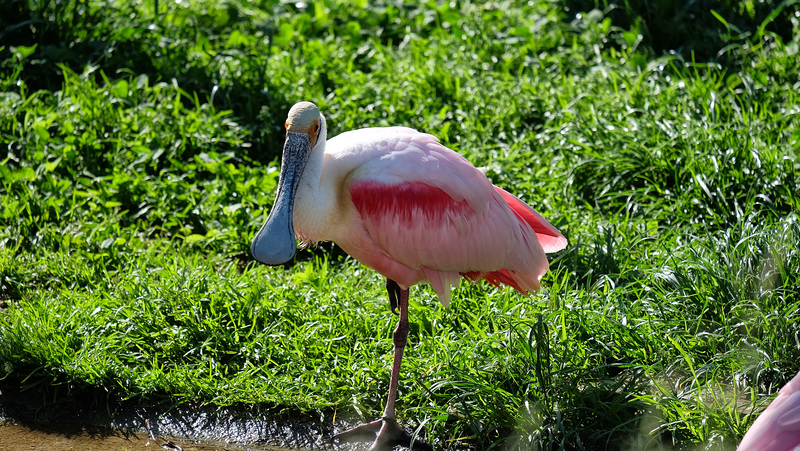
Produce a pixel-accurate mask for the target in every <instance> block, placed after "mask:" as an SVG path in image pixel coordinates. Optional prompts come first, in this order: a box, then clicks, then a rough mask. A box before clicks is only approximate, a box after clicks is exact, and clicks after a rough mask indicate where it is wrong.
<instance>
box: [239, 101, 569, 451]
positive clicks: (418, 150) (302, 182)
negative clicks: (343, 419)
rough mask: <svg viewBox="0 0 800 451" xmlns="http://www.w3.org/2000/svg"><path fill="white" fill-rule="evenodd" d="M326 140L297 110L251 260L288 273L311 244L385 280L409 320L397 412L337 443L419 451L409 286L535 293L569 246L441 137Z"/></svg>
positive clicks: (369, 131) (367, 134)
mask: <svg viewBox="0 0 800 451" xmlns="http://www.w3.org/2000/svg"><path fill="white" fill-rule="evenodd" d="M326 135H327V133H326V127H325V117H324V116H323V115H322V114H321V113H320V111H319V109H317V106H316V105H314V104H313V103H310V102H301V103H298V104H296V105H294V106H293V107H292V109H291V110H290V111H289V117H288V119H287V120H286V142H285V144H284V147H283V163H282V165H281V172H280V179H279V182H278V193H277V197H276V199H275V203H274V205H273V208H272V211H270V213H269V216H268V218H267V220H266V222H265V223H264V225H263V226H262V227H261V230H259V232H258V233H257V234H256V236H255V238H254V239H253V242H252V244H251V247H250V251H251V253H252V254H253V257H254V258H255V259H256V260H258V261H259V262H262V263H265V264H268V265H279V264H282V263H285V262H288V261H289V260H291V259H292V257H293V256H294V254H295V250H296V247H297V242H296V239H297V238H299V239H300V241H301V242H302V244H303V245H309V244H313V243H317V242H321V241H333V242H334V243H336V244H337V245H338V246H339V247H341V248H342V249H343V250H344V251H345V252H347V253H348V254H350V255H351V256H352V257H353V258H355V259H356V260H358V261H360V262H361V263H363V264H364V265H366V266H368V267H370V268H372V269H374V270H376V271H378V272H379V273H380V274H382V275H383V276H385V277H386V279H387V281H386V288H387V291H388V293H389V300H390V303H391V308H392V312H394V313H396V314H398V315H399V321H398V324H397V328H396V329H395V331H394V333H393V334H392V338H393V343H394V361H393V363H392V371H391V377H390V381H389V394H388V397H387V400H386V407H385V410H384V412H383V416H382V418H381V419H379V420H376V421H373V422H371V423H368V424H365V425H362V426H359V427H357V428H354V429H352V430H349V431H346V432H344V433H341V434H338V435H337V436H335V437H334V440H339V441H344V440H348V441H349V440H352V439H353V438H354V437H361V436H363V435H364V434H365V433H367V434H371V435H370V436H371V437H375V434H377V437H376V438H375V441H374V443H373V445H372V449H385V448H388V447H391V446H394V445H398V444H399V445H403V446H410V444H411V436H410V434H409V433H408V432H407V431H405V430H404V429H402V428H401V427H400V426H399V424H398V423H397V419H396V417H395V398H396V396H397V384H398V378H399V374H400V363H401V360H402V357H403V349H404V347H405V345H406V339H407V336H408V290H409V287H411V286H412V285H414V284H416V283H419V282H427V283H429V284H430V285H431V286H432V287H433V289H434V290H435V291H436V294H437V295H438V297H439V300H440V301H441V303H442V304H443V305H444V306H447V305H448V304H449V302H450V287H451V286H452V285H457V284H458V283H459V280H460V278H461V277H466V278H468V279H472V280H478V279H486V280H487V281H489V282H490V283H492V284H494V285H497V286H499V285H500V284H505V285H510V286H512V287H514V288H515V289H517V290H518V291H520V292H521V293H524V294H527V293H530V292H532V291H535V290H538V289H539V287H540V285H539V281H540V279H541V278H542V275H544V273H546V272H547V269H548V266H549V265H548V261H547V257H546V256H545V252H555V251H558V250H561V249H564V247H566V245H567V240H566V238H564V236H563V235H561V233H559V232H558V230H556V228H555V227H553V226H552V225H551V224H550V223H549V222H547V221H546V220H545V219H544V218H543V217H542V216H541V215H540V214H539V213H537V212H536V211H535V210H533V209H532V208H531V207H529V206H528V205H526V204H525V203H524V202H522V201H521V200H519V199H518V198H516V197H515V196H513V195H511V194H509V193H508V192H506V191H504V190H503V189H501V188H498V187H496V186H493V185H492V183H491V182H490V181H489V179H487V178H486V176H485V175H484V174H483V172H481V171H480V170H478V169H477V168H475V167H474V166H473V165H472V164H470V163H469V162H468V161H467V160H466V159H465V158H464V157H462V156H461V155H459V154H457V153H455V152H453V151H452V150H450V149H448V148H446V147H444V146H443V145H441V144H440V143H439V141H438V139H436V138H435V137H434V136H431V135H428V134H424V133H419V132H417V131H416V130H413V129H410V128H404V127H385V128H365V129H361V130H353V131H349V132H345V133H342V134H340V135H338V136H336V137H335V138H332V139H331V140H329V141H328V140H327V139H326ZM398 309H399V313H397V312H396V310H398ZM416 446H419V442H417V444H416Z"/></svg>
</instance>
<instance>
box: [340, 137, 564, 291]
mask: <svg viewBox="0 0 800 451" xmlns="http://www.w3.org/2000/svg"><path fill="white" fill-rule="evenodd" d="M402 137H403V139H401V140H400V141H402V142H401V143H399V144H398V143H395V144H394V145H392V144H388V145H384V146H383V147H384V148H389V149H393V150H389V151H388V152H384V153H382V154H381V155H379V156H376V157H375V158H373V159H370V160H368V161H365V162H364V164H363V165H361V166H360V167H359V168H358V169H357V170H356V171H354V172H353V173H352V174H351V175H350V177H348V179H349V180H348V182H349V183H348V185H349V192H350V197H351V199H352V201H353V204H354V206H355V207H356V209H357V210H358V213H359V214H360V216H361V219H362V222H363V225H364V228H365V230H366V233H367V234H368V235H369V237H370V238H371V240H372V241H373V242H374V243H375V244H376V245H377V246H378V247H379V248H380V249H381V251H382V253H383V255H385V256H386V257H389V258H391V259H392V260H394V261H397V262H399V263H402V264H403V265H405V266H407V267H409V268H412V269H414V270H420V271H422V272H423V273H424V275H425V278H426V279H427V280H428V282H430V283H431V285H432V286H433V288H434V290H435V291H436V292H437V294H438V295H439V299H440V300H441V301H442V303H443V304H445V305H447V303H448V301H449V297H450V296H449V293H450V289H449V287H450V285H454V284H457V283H458V279H459V278H460V277H461V276H464V277H468V278H471V279H478V278H483V279H486V280H488V281H489V282H491V283H493V284H496V285H497V284H500V283H502V284H507V285H511V286H512V287H514V288H516V289H517V290H519V291H521V292H523V293H527V292H530V291H533V290H536V289H538V288H539V280H540V279H541V277H542V275H543V274H544V273H545V272H547V269H548V262H547V257H546V256H545V250H547V251H550V252H553V251H556V250H560V249H563V248H564V247H565V246H566V239H565V238H564V237H563V236H562V235H561V234H560V233H559V232H558V231H557V230H556V229H555V227H553V226H552V225H551V224H550V223H549V222H547V221H546V220H545V219H544V218H542V217H541V215H539V214H538V213H536V211H534V210H533V209H532V208H530V207H529V206H528V205H526V204H525V203H523V202H522V201H521V200H519V199H518V198H516V197H514V196H512V195H511V194H509V193H507V192H506V191H504V190H502V189H500V188H496V187H494V186H492V184H491V182H489V180H488V179H487V178H486V177H485V176H484V175H483V173H481V172H480V171H479V170H478V169H476V168H475V167H474V166H472V164H470V163H469V162H468V161H467V160H466V159H465V158H463V157H462V156H461V155H459V154H457V153H455V152H453V151H451V150H450V149H447V148H446V147H444V146H442V145H441V144H439V143H438V140H436V138H434V137H433V136H431V135H426V134H421V133H413V134H404V135H402ZM537 235H538V236H537ZM363 263H365V264H367V265H368V266H369V265H370V262H363ZM384 275H386V276H387V277H391V275H390V274H384Z"/></svg>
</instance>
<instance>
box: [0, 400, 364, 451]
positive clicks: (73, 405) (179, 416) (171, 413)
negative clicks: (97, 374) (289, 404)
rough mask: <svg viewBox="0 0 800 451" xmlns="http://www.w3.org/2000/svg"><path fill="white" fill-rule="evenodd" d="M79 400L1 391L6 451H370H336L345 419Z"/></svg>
mask: <svg viewBox="0 0 800 451" xmlns="http://www.w3.org/2000/svg"><path fill="white" fill-rule="evenodd" d="M47 398H50V399H47ZM75 398H80V397H75V396H67V397H64V396H61V397H59V396H56V395H54V394H53V393H52V391H51V390H46V391H45V393H42V392H37V391H36V390H29V391H19V390H15V389H14V388H13V387H8V386H2V385H0V448H2V449H6V448H8V449H14V448H13V447H12V446H13V443H15V442H14V441H12V440H17V441H18V443H27V444H31V443H36V442H37V441H40V440H47V441H50V442H51V443H50V447H43V448H30V449H33V450H36V449H55V450H61V449H63V450H68V449H87V450H90V449H139V448H140V447H144V446H148V445H149V446H148V448H147V449H158V448H160V447H161V445H162V444H164V443H166V442H167V441H172V442H173V443H175V444H176V445H179V446H180V447H181V448H183V449H184V450H187V449H192V450H232V451H233V450H253V451H277V450H286V449H303V450H318V449H326V450H332V449H337V450H350V449H366V447H365V446H355V447H354V446H351V445H348V446H344V447H340V446H337V447H336V448H334V447H333V446H332V445H331V444H330V443H329V440H328V438H329V437H330V436H331V435H332V434H333V433H334V430H337V431H338V430H344V429H346V428H348V427H350V426H351V425H352V422H350V421H345V420H343V419H341V418H340V419H337V420H336V421H335V422H334V421H332V420H326V419H324V418H315V417H312V416H309V415H303V414H300V413H275V412H270V411H268V410H266V409H260V408H258V407H252V408H220V407H213V406H211V407H209V406H188V405H175V406H140V405H134V403H131V402H128V403H125V402H104V403H98V401H97V399H96V397H91V396H90V397H88V398H92V399H75ZM54 400H55V401H54ZM148 427H149V431H148ZM150 432H152V435H153V437H154V438H155V440H153V439H152V438H151V437H150ZM15 437H16V438H15ZM4 440H6V441H8V443H6V442H4ZM64 440H66V442H65V443H66V444H65V445H63V446H61V447H59V445H57V442H60V441H64ZM154 444H155V445H156V446H155V447H154V446H152V445H154ZM365 445H366V444H365ZM75 446H77V448H76V447H75ZM26 449H28V448H26Z"/></svg>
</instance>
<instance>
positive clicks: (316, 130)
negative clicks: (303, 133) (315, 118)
mask: <svg viewBox="0 0 800 451" xmlns="http://www.w3.org/2000/svg"><path fill="white" fill-rule="evenodd" d="M317 132H319V122H317V124H316V125H315V126H314V133H317Z"/></svg>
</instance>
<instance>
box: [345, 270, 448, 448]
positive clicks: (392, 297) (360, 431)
mask: <svg viewBox="0 0 800 451" xmlns="http://www.w3.org/2000/svg"><path fill="white" fill-rule="evenodd" d="M386 290H387V291H388V292H389V302H390V304H391V306H392V313H395V314H398V315H399V316H400V319H399V320H398V321H397V328H395V330H394V333H392V341H393V343H394V360H393V361H392V375H391V377H390V378H389V395H388V397H387V398H386V408H385V409H384V410H383V417H381V419H380V420H376V421H373V422H371V423H367V424H363V425H361V426H357V427H355V428H353V429H350V430H348V431H344V432H342V433H339V434H336V435H335V436H334V437H333V440H334V441H335V442H336V441H339V442H348V441H358V440H364V439H366V438H367V437H369V436H371V435H372V434H377V437H376V438H375V441H374V442H373V444H372V448H370V449H372V450H375V451H378V450H388V449H392V448H393V447H395V446H396V445H400V446H405V447H409V448H410V447H411V440H412V437H411V434H409V433H408V431H406V430H405V429H403V428H402V427H400V424H399V423H398V422H397V417H396V416H395V411H394V403H395V400H396V399H397V385H398V380H399V379H400V365H401V363H402V361H403V350H404V349H405V347H406V343H407V341H408V288H400V285H398V284H397V282H395V281H394V280H391V279H386ZM395 309H399V310H400V311H399V312H395ZM414 447H415V448H416V449H427V450H431V449H433V448H431V447H430V445H428V444H427V443H424V442H421V441H414Z"/></svg>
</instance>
